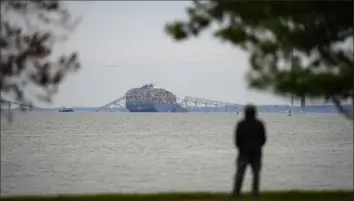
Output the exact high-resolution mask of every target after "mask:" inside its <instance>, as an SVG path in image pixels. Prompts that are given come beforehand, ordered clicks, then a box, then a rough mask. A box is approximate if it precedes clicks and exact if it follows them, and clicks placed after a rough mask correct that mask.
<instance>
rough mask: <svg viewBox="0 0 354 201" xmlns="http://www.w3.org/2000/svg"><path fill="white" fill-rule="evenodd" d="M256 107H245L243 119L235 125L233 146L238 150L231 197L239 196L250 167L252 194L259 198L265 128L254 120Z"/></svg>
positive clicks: (261, 123)
mask: <svg viewBox="0 0 354 201" xmlns="http://www.w3.org/2000/svg"><path fill="white" fill-rule="evenodd" d="M256 113H257V111H256V107H255V106H253V105H247V106H246V107H245V110H244V114H245V118H244V119H242V120H241V121H240V122H238V124H237V125H236V129H235V146H236V148H237V149H238V156H237V162H236V164H237V171H236V174H235V180H234V187H233V191H232V195H233V196H236V197H238V196H240V192H241V187H242V182H243V178H244V175H245V170H246V167H247V165H248V164H250V165H251V168H252V173H253V183H252V194H253V195H254V196H256V197H258V196H259V180H260V171H261V161H262V147H263V145H264V144H265V142H266V132H265V126H264V124H263V122H262V121H260V120H259V119H257V118H256Z"/></svg>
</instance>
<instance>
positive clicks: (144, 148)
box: [1, 113, 353, 195]
mask: <svg viewBox="0 0 354 201" xmlns="http://www.w3.org/2000/svg"><path fill="white" fill-rule="evenodd" d="M260 117H261V118H263V119H264V121H265V122H266V125H267V128H268V143H267V144H266V147H265V153H264V155H265V157H264V161H263V170H262V173H263V175H262V182H261V188H262V189H263V190H264V189H266V190H275V189H353V126H352V122H351V121H348V120H346V119H344V118H343V117H341V116H338V115H334V114H295V115H294V116H292V117H288V116H287V115H286V114H260ZM238 118H240V115H236V114H235V113H184V114H183V113H179V114H177V113H175V114H173V113H171V114H164V113H153V114H148V113H146V114H138V113H23V114H16V115H15V119H14V122H13V123H12V124H8V123H6V121H4V120H2V121H1V195H13V194H57V193H103V192H163V191H229V190H230V189H231V185H232V179H233V175H234V172H235V166H234V163H235V156H236V150H235V149H234V146H233V141H232V140H233V137H232V132H233V127H234V124H235V121H236V120H237V119H238ZM249 173H250V170H247V175H246V178H245V185H244V190H249V189H250V178H251V177H250V174H249Z"/></svg>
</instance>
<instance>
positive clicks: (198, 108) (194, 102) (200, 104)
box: [178, 96, 243, 112]
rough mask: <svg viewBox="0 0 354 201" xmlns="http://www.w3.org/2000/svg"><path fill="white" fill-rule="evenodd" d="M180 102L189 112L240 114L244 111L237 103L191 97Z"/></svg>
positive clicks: (179, 100)
mask: <svg viewBox="0 0 354 201" xmlns="http://www.w3.org/2000/svg"><path fill="white" fill-rule="evenodd" d="M178 102H179V104H180V105H181V106H182V107H183V108H185V109H186V110H187V111H189V112H240V111H242V110H243V106H241V105H238V104H235V103H228V102H221V101H214V100H208V99H204V98H196V97H191V96H186V97H185V98H184V99H178Z"/></svg>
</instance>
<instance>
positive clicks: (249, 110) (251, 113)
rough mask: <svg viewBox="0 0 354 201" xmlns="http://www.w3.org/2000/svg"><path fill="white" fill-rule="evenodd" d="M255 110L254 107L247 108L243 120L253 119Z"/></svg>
mask: <svg viewBox="0 0 354 201" xmlns="http://www.w3.org/2000/svg"><path fill="white" fill-rule="evenodd" d="M255 118H256V109H255V108H254V107H248V108H246V110H245V119H255Z"/></svg>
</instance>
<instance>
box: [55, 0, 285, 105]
mask: <svg viewBox="0 0 354 201" xmlns="http://www.w3.org/2000/svg"><path fill="white" fill-rule="evenodd" d="M66 3H68V2H66ZM189 4H190V2H187V1H177V2H172V1H156V2H153V1H146V2H137V1H134V2H128V1H110V2H99V1H96V2H84V1H83V2H70V3H69V6H70V9H71V10H72V11H73V12H74V13H75V14H76V15H82V16H83V20H82V22H81V23H80V25H79V26H78V27H77V29H76V31H75V33H74V34H72V35H71V37H70V39H69V40H68V41H67V42H66V43H65V44H60V45H58V46H56V48H57V51H58V52H68V51H78V52H79V54H80V58H81V63H82V69H81V70H80V71H79V72H78V73H76V74H71V75H70V76H68V77H67V79H66V80H64V82H63V83H62V85H61V86H60V91H59V93H58V94H57V95H56V96H55V99H54V103H53V105H52V106H59V107H61V106H66V107H74V106H102V105H104V104H106V103H108V102H110V101H112V100H114V99H117V98H119V97H121V96H123V95H124V94H125V92H126V91H127V90H129V89H130V88H133V87H140V86H141V85H143V84H146V83H150V82H152V83H154V84H155V85H156V86H157V87H161V88H166V89H168V90H170V91H172V92H173V93H175V94H176V95H177V96H178V97H181V98H183V97H184V96H194V97H199V98H206V99H211V100H217V101H225V102H232V103H237V104H245V103H248V102H253V103H257V104H283V103H286V104H288V103H289V99H284V98H279V97H276V96H274V95H272V94H270V93H264V92H258V91H253V90H250V89H248V88H247V83H246V80H245V73H246V72H247V69H248V68H249V64H248V54H247V53H246V52H243V51H241V50H240V49H237V48H235V47H232V46H231V45H229V44H225V43H222V42H221V41H219V40H218V39H216V38H213V37H212V35H211V32H206V33H204V34H203V35H201V37H199V38H192V39H191V40H188V41H186V42H182V43H177V42H175V41H173V40H172V39H171V38H170V37H169V36H168V35H166V34H165V33H164V30H163V27H164V25H165V24H166V23H167V22H170V21H173V20H176V19H183V18H185V17H186V12H185V8H186V6H187V5H189Z"/></svg>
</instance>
